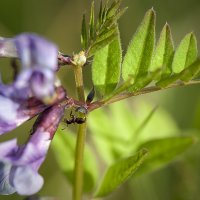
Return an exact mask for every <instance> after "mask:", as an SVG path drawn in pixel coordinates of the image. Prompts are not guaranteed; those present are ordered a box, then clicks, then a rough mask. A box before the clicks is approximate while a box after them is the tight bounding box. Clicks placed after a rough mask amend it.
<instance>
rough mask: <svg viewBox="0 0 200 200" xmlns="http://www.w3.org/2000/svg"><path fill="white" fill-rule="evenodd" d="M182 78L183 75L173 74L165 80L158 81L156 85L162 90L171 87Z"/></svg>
mask: <svg viewBox="0 0 200 200" xmlns="http://www.w3.org/2000/svg"><path fill="white" fill-rule="evenodd" d="M180 77H181V74H180V73H179V74H173V75H171V76H169V77H166V78H164V79H161V80H160V81H158V82H157V83H156V85H157V86H159V87H161V88H165V87H167V86H169V85H171V84H172V83H174V82H176V81H177V80H179V79H180Z"/></svg>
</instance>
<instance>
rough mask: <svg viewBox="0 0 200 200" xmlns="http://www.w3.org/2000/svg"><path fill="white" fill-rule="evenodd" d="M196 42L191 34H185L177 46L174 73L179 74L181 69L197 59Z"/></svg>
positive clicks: (173, 66)
mask: <svg viewBox="0 0 200 200" xmlns="http://www.w3.org/2000/svg"><path fill="white" fill-rule="evenodd" d="M197 53H198V52H197V41H196V37H195V35H194V34H193V33H189V34H187V35H186V36H185V37H184V38H183V40H182V41H181V43H180V45H179V46H178V48H177V50H176V52H175V55H174V59H173V63H172V70H173V72H174V73H180V72H181V71H182V70H183V69H185V68H186V67H188V66H189V65H191V64H192V63H193V62H194V61H195V60H196V58H197Z"/></svg>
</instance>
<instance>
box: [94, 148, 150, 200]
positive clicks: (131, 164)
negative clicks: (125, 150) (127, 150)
mask: <svg viewBox="0 0 200 200" xmlns="http://www.w3.org/2000/svg"><path fill="white" fill-rule="evenodd" d="M147 155H148V151H147V150H146V149H142V150H140V151H139V152H138V153H136V154H135V155H134V156H131V157H129V158H125V159H123V160H120V161H118V162H116V163H114V164H113V165H112V166H110V167H109V168H108V170H107V172H106V173H105V176H104V178H103V180H102V183H101V184H100V187H99V189H98V191H97V192H96V195H95V196H96V197H101V196H106V195H108V194H109V193H111V192H112V191H113V190H114V189H116V188H117V187H119V186H120V185H121V184H123V183H124V182H125V181H127V179H129V178H130V177H131V176H132V175H133V174H134V173H135V171H136V170H137V169H138V167H139V166H140V165H141V164H142V163H143V162H144V160H145V159H146V157H147Z"/></svg>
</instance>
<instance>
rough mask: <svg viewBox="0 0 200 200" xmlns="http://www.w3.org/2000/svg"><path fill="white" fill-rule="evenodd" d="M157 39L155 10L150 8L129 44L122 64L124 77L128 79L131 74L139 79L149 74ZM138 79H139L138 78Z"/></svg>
mask: <svg viewBox="0 0 200 200" xmlns="http://www.w3.org/2000/svg"><path fill="white" fill-rule="evenodd" d="M154 41H155V12H154V11H153V9H151V10H149V11H148V12H147V13H146V15H145V17H144V19H143V21H142V23H141V25H140V26H139V28H138V29H137V32H136V33H135V35H134V36H133V39H132V41H131V43H130V44H129V47H128V50H127V53H126V55H125V57H124V61H123V65H122V77H123V79H124V80H127V78H128V76H129V75H130V74H131V75H133V76H134V77H135V79H137V78H138V77H140V76H141V75H145V74H147V71H148V68H149V66H150V62H151V58H152V53H153V48H154ZM136 81H137V80H136Z"/></svg>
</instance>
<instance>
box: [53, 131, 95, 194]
mask: <svg viewBox="0 0 200 200" xmlns="http://www.w3.org/2000/svg"><path fill="white" fill-rule="evenodd" d="M75 143H76V138H75V137H74V135H73V134H71V133H69V132H68V133H67V134H66V133H65V132H64V131H61V130H59V129H58V131H57V134H56V136H55V137H54V139H53V143H52V147H53V151H54V155H55V157H56V160H57V162H58V165H59V167H60V169H61V170H62V172H63V174H64V175H65V176H66V178H67V180H68V181H69V182H70V183H71V184H73V168H74V153H75ZM97 172H98V169H97V165H96V160H95V157H94V155H93V153H92V150H91V149H90V148H89V146H88V145H86V149H85V153H84V177H85V181H84V188H83V190H84V192H91V191H92V189H93V188H94V186H95V184H96V179H97Z"/></svg>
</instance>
